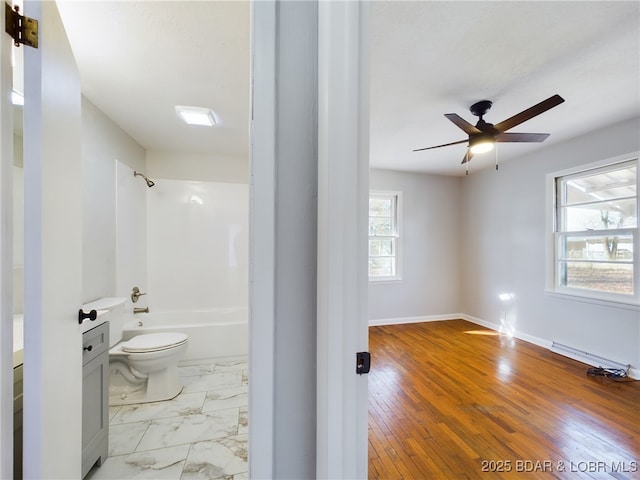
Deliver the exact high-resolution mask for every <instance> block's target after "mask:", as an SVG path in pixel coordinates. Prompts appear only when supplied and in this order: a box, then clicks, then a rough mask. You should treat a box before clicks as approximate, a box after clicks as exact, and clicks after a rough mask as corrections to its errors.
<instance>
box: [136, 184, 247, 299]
mask: <svg viewBox="0 0 640 480" xmlns="http://www.w3.org/2000/svg"><path fill="white" fill-rule="evenodd" d="M153 180H154V181H155V183H156V184H155V186H154V187H153V188H150V189H147V293H148V295H147V298H146V299H145V300H146V302H147V304H148V305H149V307H150V309H151V310H155V311H168V310H203V309H204V310H206V309H211V308H220V307H239V306H242V307H246V306H247V303H248V287H249V278H248V264H249V261H248V219H249V187H248V185H246V184H237V183H220V182H201V181H191V180H171V179H162V178H153ZM141 303H142V302H141Z"/></svg>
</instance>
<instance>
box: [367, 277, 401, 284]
mask: <svg viewBox="0 0 640 480" xmlns="http://www.w3.org/2000/svg"><path fill="white" fill-rule="evenodd" d="M393 283H402V277H381V278H376V277H369V284H370V285H388V284H393Z"/></svg>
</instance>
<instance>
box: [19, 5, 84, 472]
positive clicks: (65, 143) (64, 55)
mask: <svg viewBox="0 0 640 480" xmlns="http://www.w3.org/2000/svg"><path fill="white" fill-rule="evenodd" d="M24 13H25V15H27V16H29V17H32V18H36V19H37V20H38V21H39V24H40V25H39V31H40V39H39V48H38V49H32V48H30V49H28V50H25V52H24V55H25V105H24V137H25V139H26V142H25V146H24V176H25V188H24V192H25V250H24V251H25V265H24V266H25V274H24V277H25V287H24V304H25V305H24V344H25V347H24V353H25V355H24V445H25V448H24V460H23V466H24V467H23V471H24V477H25V478H80V468H81V451H82V448H81V441H82V439H81V436H82V430H81V411H82V409H81V407H82V398H81V397H82V337H81V334H82V333H81V332H82V327H81V326H80V325H79V324H78V310H79V308H80V306H81V305H82V285H81V281H82V278H81V277H82V268H81V262H82V260H81V256H82V203H81V202H82V157H81V118H80V111H81V110H80V98H81V93H80V92H81V91H80V76H79V72H78V69H77V67H76V64H75V60H74V58H73V53H72V52H71V48H70V46H69V43H68V41H67V37H66V33H65V30H64V27H63V25H62V21H61V19H60V16H59V14H58V10H57V7H56V4H55V2H49V1H45V2H40V1H28V2H25V7H24Z"/></svg>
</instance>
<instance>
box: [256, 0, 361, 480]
mask: <svg viewBox="0 0 640 480" xmlns="http://www.w3.org/2000/svg"><path fill="white" fill-rule="evenodd" d="M295 3H296V2H278V1H261V2H254V3H253V4H252V126H251V128H252V132H251V143H252V145H251V147H252V148H251V174H252V175H251V197H252V199H251V242H250V262H251V280H250V281H251V295H250V312H251V313H250V322H251V324H250V332H251V333H250V336H251V341H250V358H249V368H250V375H251V383H250V395H249V416H250V418H251V420H250V422H251V427H250V429H249V464H250V466H249V469H250V476H251V478H275V477H274V474H278V473H280V474H282V475H285V476H286V475H287V474H289V477H286V478H293V477H291V476H290V474H291V472H294V471H297V472H305V473H306V474H305V475H304V477H303V478H311V477H314V476H315V477H316V478H365V477H366V475H367V418H368V415H367V377H366V375H365V376H358V375H356V373H355V369H356V352H358V351H364V350H366V349H367V345H368V336H367V335H368V331H367V285H368V283H367V270H366V265H367V243H366V242H367V217H366V212H367V201H368V93H369V91H368V83H367V80H368V37H367V35H368V6H367V5H366V2H302V3H304V4H306V5H305V6H303V7H299V6H296V5H295ZM298 8H299V9H300V10H297V9H298ZM306 9H312V10H313V13H311V12H309V11H308V10H306ZM292 21H293V23H289V22H292ZM307 22H308V23H307ZM299 24H304V25H303V27H301V26H300V25H299ZM316 27H317V29H316ZM296 35H298V37H296ZM310 39H311V40H310ZM297 62H300V63H299V64H298V63H297ZM293 65H298V67H296V68H294V67H293ZM310 66H311V68H317V72H316V75H317V77H316V78H317V83H316V81H312V80H308V81H307V82H306V83H301V84H296V83H295V82H296V79H298V80H299V79H300V78H301V77H300V75H301V71H307V69H308V68H309V67H310ZM310 87H312V88H313V90H310ZM314 107H315V108H317V111H316V110H314ZM309 119H312V120H313V121H314V122H317V131H316V132H315V133H313V134H309V131H308V130H307V129H306V128H305V127H308V126H309ZM298 123H299V124H300V125H298ZM297 136H302V137H303V139H304V140H305V141H307V142H308V143H309V148H310V150H305V151H304V155H298V156H296V155H295V154H292V152H291V150H290V149H289V150H287V149H286V148H284V147H287V146H288V145H283V142H284V144H288V143H291V142H298V140H299V138H297ZM294 137H295V138H294ZM309 154H310V155H309ZM314 155H317V168H318V170H317V178H316V179H315V181H314V182H313V183H305V181H307V182H308V181H310V177H309V176H308V173H309V172H308V171H307V170H306V169H305V170H304V173H302V171H298V170H297V169H299V168H301V167H300V165H299V164H296V163H295V162H296V161H297V162H304V164H305V165H307V166H308V165H309V162H311V161H314V160H313V156H314ZM291 160H294V162H293V163H291ZM295 181H297V182H298V184H299V185H302V186H304V187H305V188H306V192H305V191H304V188H303V189H300V188H299V186H298V187H296V186H295V185H294V184H295ZM292 185H294V186H293V187H292ZM296 188H297V189H296ZM316 189H317V192H318V199H317V211H315V212H313V215H312V214H311V213H310V214H309V215H307V216H306V217H291V218H293V220H294V221H293V222H290V223H289V224H287V220H288V218H285V217H286V216H287V215H291V214H297V213H299V212H300V210H299V209H296V208H290V207H289V206H287V205H284V204H286V203H296V202H298V203H304V202H308V200H309V195H310V194H311V195H313V193H314V191H316ZM316 216H317V219H316V218H315V217H316ZM310 222H314V223H313V224H311V223H310ZM310 226H311V227H312V228H314V230H315V229H317V233H316V239H317V246H316V245H314V248H316V252H315V255H314V257H313V258H308V255H309V253H310V252H308V251H306V253H305V255H306V256H303V258H302V260H303V261H304V262H306V263H307V266H305V265H303V264H300V262H298V261H292V259H291V258H288V257H287V255H282V252H283V248H282V247H283V245H285V246H286V245H291V246H292V248H294V249H298V248H299V246H297V245H296V241H297V242H300V243H301V242H307V241H309V239H308V227H310ZM282 234H284V235H285V236H286V238H283V237H282ZM312 241H313V240H312ZM285 253H286V252H285ZM297 253H299V252H297V251H296V255H297ZM296 260H299V258H298V257H297V256H296ZM301 269H302V270H301ZM305 270H306V272H307V274H308V275H313V273H314V271H317V276H316V285H315V286H314V288H312V289H311V288H304V289H300V288H297V287H298V286H297V285H296V289H295V291H294V292H288V291H286V290H287V289H286V287H287V286H290V285H291V275H297V274H298V273H300V272H301V271H302V272H304V271H305ZM283 272H285V273H286V272H289V273H290V275H283ZM305 285H306V283H305ZM307 286H308V285H307ZM283 289H284V290H285V291H284V292H283ZM287 294H289V297H287V296H286V295H287ZM301 295H304V297H305V300H303V301H301V300H300V296H301ZM309 296H311V297H312V298H313V300H314V301H315V302H316V310H315V311H314V312H312V316H313V321H314V322H315V324H316V328H315V330H314V331H313V332H312V334H311V335H312V336H311V337H310V336H309V332H308V330H307V329H306V328H305V329H302V328H301V326H300V323H304V325H305V326H308V325H309V324H310V322H309V321H308V320H309V316H308V311H307V310H306V309H305V310H304V312H305V315H304V316H301V315H300V316H298V317H297V318H296V316H295V315H293V316H292V313H294V310H295V307H296V306H301V305H307V306H308V305H309V303H308V302H307V301H308V300H309ZM292 306H293V307H292ZM296 321H297V322H298V323H299V324H295V323H294V322H296ZM291 327H295V328H291ZM283 339H286V340H287V342H284V343H282V340H283ZM309 340H311V341H312V342H313V345H310V346H309V348H308V349H307V351H306V355H304V354H303V355H300V356H297V355H291V352H298V351H299V350H300V345H298V344H295V343H294V342H300V343H301V344H303V345H305V344H306V343H305V342H308V341H309ZM290 347H294V348H291V350H289V348H290ZM312 349H315V359H311V358H310V357H309V355H310V354H311V350H312ZM289 357H290V358H289ZM287 359H288V361H287ZM314 361H315V369H314V370H313V371H312V372H311V377H310V378H305V379H301V378H300V376H299V374H300V372H301V371H303V370H304V371H306V370H305V368H306V366H308V364H310V363H312V362H314ZM293 394H295V395H297V397H295V399H296V400H297V401H298V403H299V404H300V405H306V406H307V408H308V409H309V411H310V412H312V414H313V415H314V416H315V425H313V424H312V425H308V424H306V423H304V424H301V422H300V421H298V420H296V415H295V412H292V413H294V415H292V416H289V415H287V412H286V411H283V409H282V408H278V405H279V402H280V400H279V399H282V398H287V395H288V396H289V397H290V396H291V395H293ZM310 394H311V395H312V397H311V398H310V397H309V395H310ZM296 410H297V409H296ZM310 436H311V437H310ZM292 444H296V448H295V450H296V452H295V454H288V453H287V452H286V451H285V450H286V449H285V448H283V446H287V447H290V446H291V445H292ZM310 450H311V451H310ZM309 454H312V455H315V462H314V459H313V458H310V457H309ZM314 463H315V468H314V465H313V464H314ZM309 467H311V468H312V470H311V471H309ZM283 478H285V477H283Z"/></svg>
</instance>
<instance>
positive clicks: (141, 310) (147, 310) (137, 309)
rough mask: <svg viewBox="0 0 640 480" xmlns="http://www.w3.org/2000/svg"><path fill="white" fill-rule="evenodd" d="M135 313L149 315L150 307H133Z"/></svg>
mask: <svg viewBox="0 0 640 480" xmlns="http://www.w3.org/2000/svg"><path fill="white" fill-rule="evenodd" d="M133 313H149V307H144V308H142V307H133Z"/></svg>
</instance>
